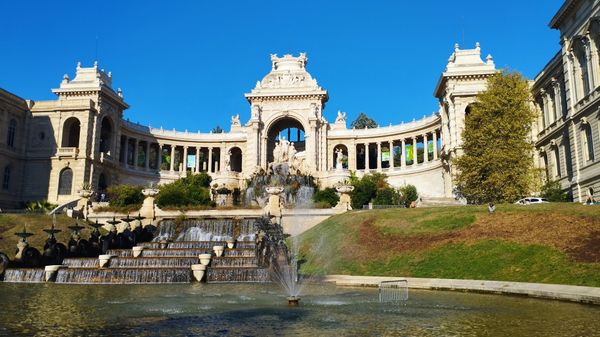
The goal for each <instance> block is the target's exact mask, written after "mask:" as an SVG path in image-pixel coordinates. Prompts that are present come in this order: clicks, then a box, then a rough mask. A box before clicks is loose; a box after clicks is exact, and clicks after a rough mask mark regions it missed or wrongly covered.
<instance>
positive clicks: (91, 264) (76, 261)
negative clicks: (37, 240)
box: [62, 257, 100, 268]
mask: <svg viewBox="0 0 600 337" xmlns="http://www.w3.org/2000/svg"><path fill="white" fill-rule="evenodd" d="M62 264H63V265H65V266H67V267H69V268H98V267H99V266H100V263H99V262H98V259H97V258H95V257H80V258H66V259H63V262H62Z"/></svg>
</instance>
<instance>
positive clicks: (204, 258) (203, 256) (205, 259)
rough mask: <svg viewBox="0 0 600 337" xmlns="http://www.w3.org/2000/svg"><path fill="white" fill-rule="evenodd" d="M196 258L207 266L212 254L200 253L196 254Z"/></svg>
mask: <svg viewBox="0 0 600 337" xmlns="http://www.w3.org/2000/svg"><path fill="white" fill-rule="evenodd" d="M198 258H199V259H200V263H201V264H203V265H205V266H208V264H209V263H210V259H212V254H200V255H198Z"/></svg>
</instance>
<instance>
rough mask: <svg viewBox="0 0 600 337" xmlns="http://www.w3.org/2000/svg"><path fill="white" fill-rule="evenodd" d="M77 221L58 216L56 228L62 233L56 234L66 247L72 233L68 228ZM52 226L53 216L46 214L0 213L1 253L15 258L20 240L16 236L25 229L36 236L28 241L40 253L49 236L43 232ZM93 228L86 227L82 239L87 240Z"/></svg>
mask: <svg viewBox="0 0 600 337" xmlns="http://www.w3.org/2000/svg"><path fill="white" fill-rule="evenodd" d="M74 224H75V220H74V219H71V218H69V217H67V216H66V215H57V216H56V228H58V229H60V230H62V232H60V233H58V234H56V238H57V239H58V241H59V242H62V243H64V244H65V245H66V244H67V242H68V241H69V238H70V236H71V231H70V230H69V229H68V228H67V227H68V226H71V225H74ZM51 226H52V216H50V215H46V214H33V213H32V214H2V213H0V252H3V253H5V254H7V255H8V256H9V257H10V258H11V259H12V258H13V257H14V255H15V252H16V250H17V242H18V241H19V238H18V237H17V236H15V235H14V233H16V232H20V231H22V230H23V228H24V227H25V229H26V230H27V231H28V232H30V233H34V234H35V235H33V236H31V237H29V239H28V240H27V241H28V242H29V244H30V245H31V246H32V247H35V248H37V249H38V250H39V251H40V253H41V252H42V249H43V247H44V242H46V239H47V238H48V235H47V234H46V233H45V232H44V231H42V230H43V229H45V228H50V227H51ZM90 230H92V228H91V227H89V226H86V228H85V229H83V230H82V237H83V238H85V239H87V238H88V237H89V236H90Z"/></svg>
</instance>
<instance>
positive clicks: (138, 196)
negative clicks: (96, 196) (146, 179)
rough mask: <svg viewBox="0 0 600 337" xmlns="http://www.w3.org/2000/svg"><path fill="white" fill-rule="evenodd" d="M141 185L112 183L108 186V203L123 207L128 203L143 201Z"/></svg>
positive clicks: (133, 203)
mask: <svg viewBox="0 0 600 337" xmlns="http://www.w3.org/2000/svg"><path fill="white" fill-rule="evenodd" d="M142 189H143V188H142V187H141V186H134V185H113V186H109V187H108V196H109V200H110V201H109V205H110V206H113V207H124V206H129V205H141V204H142V202H143V201H144V196H143V195H142Z"/></svg>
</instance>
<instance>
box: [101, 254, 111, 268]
mask: <svg viewBox="0 0 600 337" xmlns="http://www.w3.org/2000/svg"><path fill="white" fill-rule="evenodd" d="M112 257H113V255H110V254H102V255H98V261H99V262H100V268H106V267H108V263H109V262H110V259H111V258H112Z"/></svg>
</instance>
